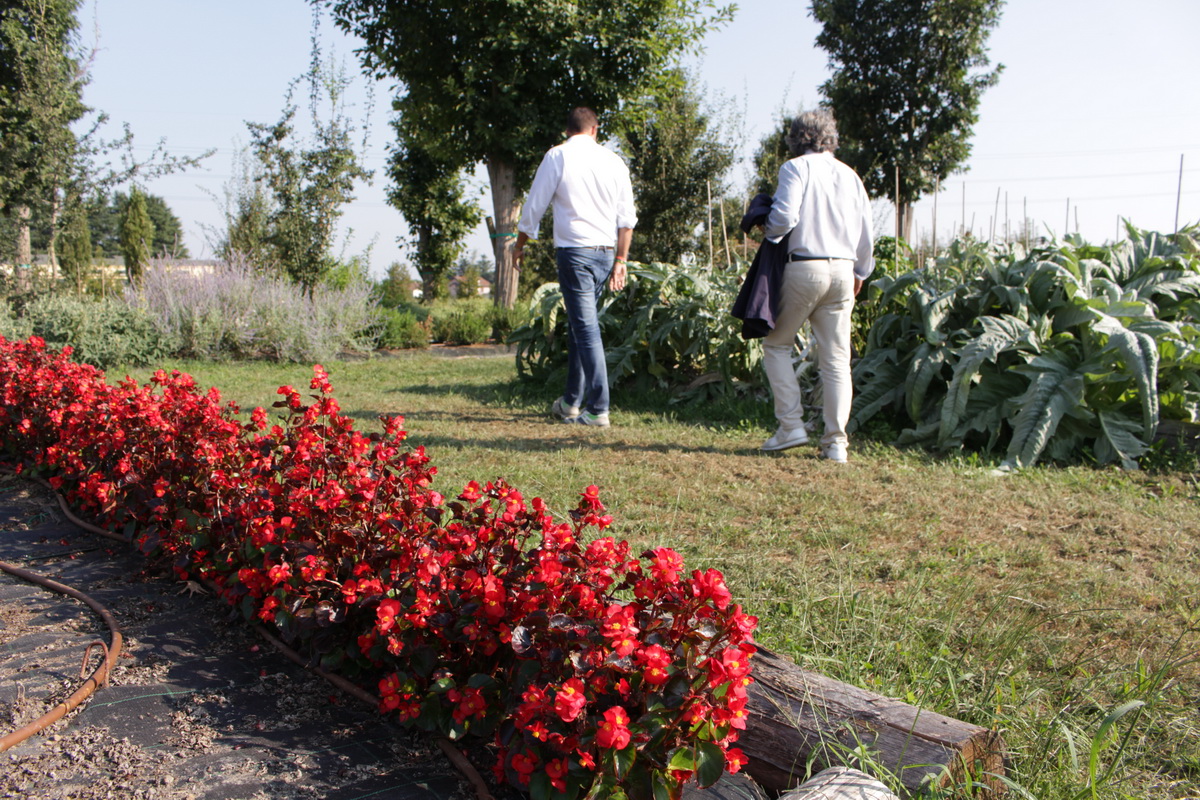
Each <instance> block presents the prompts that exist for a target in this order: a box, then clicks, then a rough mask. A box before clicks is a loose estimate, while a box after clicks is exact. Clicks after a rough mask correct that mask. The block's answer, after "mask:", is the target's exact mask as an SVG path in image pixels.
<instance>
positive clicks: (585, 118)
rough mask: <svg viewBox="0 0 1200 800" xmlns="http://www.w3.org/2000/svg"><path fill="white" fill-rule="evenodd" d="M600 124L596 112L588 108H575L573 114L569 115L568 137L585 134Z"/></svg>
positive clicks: (572, 110)
mask: <svg viewBox="0 0 1200 800" xmlns="http://www.w3.org/2000/svg"><path fill="white" fill-rule="evenodd" d="M599 124H600V120H599V119H598V118H597V117H596V112H595V111H592V110H591V109H590V108H588V107H587V106H579V107H578V108H573V109H571V113H570V114H567V135H569V136H574V135H575V134H577V133H585V132H587V131H590V130H591V129H592V128H593V127H594V126H596V125H599Z"/></svg>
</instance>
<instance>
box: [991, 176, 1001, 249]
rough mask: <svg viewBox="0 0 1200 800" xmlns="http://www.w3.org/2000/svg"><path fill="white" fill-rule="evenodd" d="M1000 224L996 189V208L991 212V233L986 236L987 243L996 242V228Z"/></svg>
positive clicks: (998, 193) (998, 192)
mask: <svg viewBox="0 0 1200 800" xmlns="http://www.w3.org/2000/svg"><path fill="white" fill-rule="evenodd" d="M999 223H1000V187H999V186H997V187H996V208H995V210H994V211H993V212H992V232H991V235H989V236H988V241H989V242H992V243H995V241H996V226H997V225H998V224H999Z"/></svg>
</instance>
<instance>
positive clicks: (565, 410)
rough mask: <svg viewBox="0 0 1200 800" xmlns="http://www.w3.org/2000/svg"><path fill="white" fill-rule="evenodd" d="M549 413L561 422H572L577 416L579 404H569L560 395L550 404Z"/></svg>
mask: <svg viewBox="0 0 1200 800" xmlns="http://www.w3.org/2000/svg"><path fill="white" fill-rule="evenodd" d="M550 413H551V414H553V415H554V416H556V417H558V418H559V419H561V420H562V421H563V422H574V421H575V418H576V417H578V416H579V406H569V405H567V404H566V403H564V402H563V399H562V398H561V397H560V398H558V399H557V400H555V401H554V402H553V403H552V404H551V405H550Z"/></svg>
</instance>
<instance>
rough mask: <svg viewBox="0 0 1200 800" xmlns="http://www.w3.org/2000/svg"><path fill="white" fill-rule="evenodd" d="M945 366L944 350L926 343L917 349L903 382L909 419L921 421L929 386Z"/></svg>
mask: <svg viewBox="0 0 1200 800" xmlns="http://www.w3.org/2000/svg"><path fill="white" fill-rule="evenodd" d="M945 364H946V348H944V347H942V346H940V345H933V344H929V343H928V342H922V343H921V345H920V346H919V347H918V348H917V351H916V352H915V353H914V354H913V357H912V361H910V362H909V365H908V375H907V377H906V378H905V381H904V392H905V394H906V395H907V397H908V416H909V418H911V419H913V420H919V419H921V417H922V416H923V414H922V411H923V408H924V405H925V394H926V392H927V391H928V389H929V384H930V383H931V382H932V381H933V379H934V378H936V377H937V376H938V373H940V372H941V370H942V367H943V366H944V365H945Z"/></svg>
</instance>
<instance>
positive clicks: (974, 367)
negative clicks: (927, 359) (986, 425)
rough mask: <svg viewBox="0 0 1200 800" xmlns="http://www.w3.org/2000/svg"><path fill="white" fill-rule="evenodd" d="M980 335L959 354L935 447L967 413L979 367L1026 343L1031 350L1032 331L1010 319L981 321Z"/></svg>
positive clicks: (946, 439)
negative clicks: (972, 386)
mask: <svg viewBox="0 0 1200 800" xmlns="http://www.w3.org/2000/svg"><path fill="white" fill-rule="evenodd" d="M979 323H980V325H981V326H982V327H983V332H982V333H981V334H980V335H979V336H978V337H977V338H975V339H972V340H971V341H970V342H968V343H967V344H966V345H964V346H963V347H962V348H961V349H960V350H959V359H958V363H957V364H955V365H954V375H953V377H952V378H951V379H950V385H949V387H948V389H947V391H946V398H945V400H943V401H942V410H941V419H940V424H939V426H938V445H939V446H943V447H944V446H946V443H947V442H949V441H950V440H951V439H952V437H953V435H954V432H955V430H956V429H957V428H958V426H959V423H960V422H961V421H962V418H963V415H964V414H965V413H966V410H967V401H968V400H969V398H970V392H971V385H972V383H973V382H974V381H975V379H976V376H977V375H979V370H980V367H982V366H983V364H985V363H986V362H989V361H995V360H996V357H997V356H998V355H999V354H1000V353H1002V352H1004V351H1005V350H1009V349H1011V348H1015V347H1017V346H1019V345H1020V344H1021V343H1027V344H1028V345H1029V346H1032V347H1035V348H1036V345H1035V344H1034V342H1033V338H1034V333H1033V329H1032V328H1030V327H1029V325H1027V324H1026V323H1024V322H1022V321H1021V320H1019V319H1017V318H1016V317H1012V316H1007V315H1005V316H1003V317H981V318H980V319H979Z"/></svg>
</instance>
